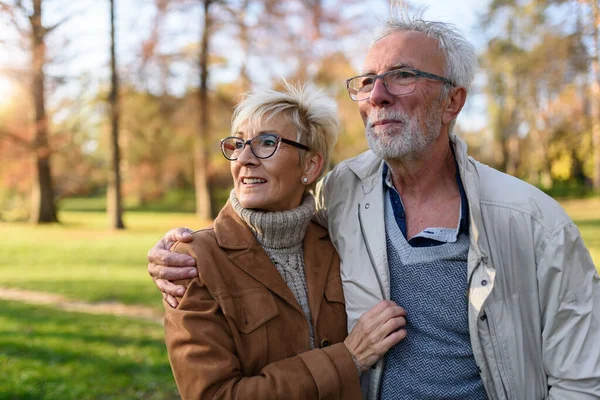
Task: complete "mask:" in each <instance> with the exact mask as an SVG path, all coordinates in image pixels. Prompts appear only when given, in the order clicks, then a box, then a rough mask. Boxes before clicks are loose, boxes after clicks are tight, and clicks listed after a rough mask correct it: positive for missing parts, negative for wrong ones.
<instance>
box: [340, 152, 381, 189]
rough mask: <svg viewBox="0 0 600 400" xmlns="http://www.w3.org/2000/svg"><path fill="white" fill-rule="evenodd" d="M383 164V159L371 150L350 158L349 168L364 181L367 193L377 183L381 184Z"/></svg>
mask: <svg viewBox="0 0 600 400" xmlns="http://www.w3.org/2000/svg"><path fill="white" fill-rule="evenodd" d="M383 165H384V162H383V160H382V159H381V158H379V157H377V156H376V155H375V153H373V151H371V150H368V151H365V152H364V153H362V154H360V155H358V156H357V157H354V158H351V159H350V160H348V168H349V169H350V170H351V171H352V172H354V174H356V176H357V177H358V179H360V180H361V181H362V188H363V190H364V193H365V194H368V193H370V192H371V191H372V190H373V189H374V188H375V187H376V186H377V185H380V184H381V180H380V177H381V174H382V172H383Z"/></svg>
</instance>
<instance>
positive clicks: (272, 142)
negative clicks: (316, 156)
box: [221, 133, 310, 161]
mask: <svg viewBox="0 0 600 400" xmlns="http://www.w3.org/2000/svg"><path fill="white" fill-rule="evenodd" d="M281 143H285V144H289V145H290V146H294V147H297V148H299V149H302V150H306V151H310V148H309V147H308V146H305V145H303V144H302V143H298V142H294V141H293V140H288V139H285V138H282V137H281V136H279V135H276V134H274V133H263V134H261V135H258V136H255V137H253V138H252V139H248V140H244V139H241V138H239V137H235V136H229V137H226V138H225V139H221V152H222V153H223V155H224V156H225V158H226V159H228V160H229V161H235V160H237V159H238V158H239V157H240V154H242V151H244V148H245V147H246V145H247V144H248V145H250V150H251V151H252V154H254V155H255V156H256V158H260V159H265V158H269V157H271V156H272V155H273V154H275V153H276V152H277V150H278V149H279V146H280V144H281Z"/></svg>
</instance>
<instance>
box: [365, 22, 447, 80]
mask: <svg viewBox="0 0 600 400" xmlns="http://www.w3.org/2000/svg"><path fill="white" fill-rule="evenodd" d="M445 61H446V57H445V55H444V53H443V52H442V51H441V50H440V48H439V43H438V40H437V39H435V38H432V37H429V36H427V35H425V34H424V33H421V32H415V31H399V32H394V33H392V34H390V35H387V36H385V37H383V38H381V39H379V40H378V41H376V42H375V43H373V44H372V45H371V47H370V48H369V51H368V52H367V56H366V57H365V62H364V64H363V73H378V74H379V73H382V72H385V71H388V70H390V69H392V68H397V67H407V68H417V69H420V70H423V71H426V72H431V73H435V74H440V75H442V74H444V69H445Z"/></svg>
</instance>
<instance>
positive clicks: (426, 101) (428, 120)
mask: <svg viewBox="0 0 600 400" xmlns="http://www.w3.org/2000/svg"><path fill="white" fill-rule="evenodd" d="M444 65H445V58H444V55H443V54H442V52H441V51H439V50H438V43H437V40H435V39H433V38H430V37H427V36H426V35H424V34H422V33H420V32H411V31H404V32H396V33H393V34H391V35H389V36H386V37H384V38H382V39H380V40H379V41H377V42H376V43H375V44H374V45H373V46H372V47H371V49H370V50H369V53H368V54H367V57H366V59H365V65H364V71H363V73H373V74H382V73H384V72H387V71H390V70H392V69H397V68H398V67H407V68H416V69H419V70H421V71H425V72H429V73H432V74H436V75H440V76H443V75H444ZM442 88H443V83H441V82H439V81H433V80H428V79H419V80H418V81H417V83H416V87H415V90H414V92H412V93H410V94H407V95H403V96H393V95H391V94H390V93H389V92H388V91H387V90H386V88H385V86H384V84H383V81H382V80H381V79H378V80H377V81H376V83H375V86H374V87H373V91H372V92H371V97H370V98H369V99H368V100H366V101H361V102H359V111H360V115H361V117H362V119H363V121H364V123H365V127H366V135H367V140H368V141H369V145H370V147H371V149H373V151H374V152H375V153H376V154H377V155H378V156H380V157H382V158H385V159H390V158H394V159H400V158H420V157H421V156H422V155H424V154H425V153H426V152H427V149H428V148H429V146H430V145H431V144H432V143H433V142H434V141H435V140H436V139H437V138H438V136H439V135H440V131H441V129H442V109H443V103H444V101H443V100H440V94H441V91H442Z"/></svg>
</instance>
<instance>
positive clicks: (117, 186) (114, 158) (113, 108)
mask: <svg viewBox="0 0 600 400" xmlns="http://www.w3.org/2000/svg"><path fill="white" fill-rule="evenodd" d="M115 47H116V44H115V0H110V69H111V78H112V87H111V90H110V96H109V102H110V117H111V141H110V144H111V149H110V150H111V169H110V173H109V175H108V192H107V212H108V219H109V224H110V227H111V228H112V229H125V225H124V224H123V206H122V195H121V172H120V169H119V165H120V161H121V154H120V149H119V112H120V110H119V77H118V74H117V56H116V49H115Z"/></svg>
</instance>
